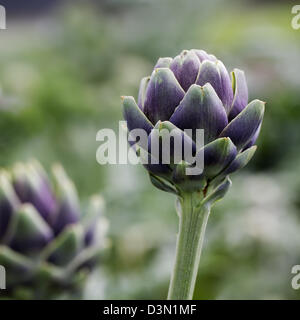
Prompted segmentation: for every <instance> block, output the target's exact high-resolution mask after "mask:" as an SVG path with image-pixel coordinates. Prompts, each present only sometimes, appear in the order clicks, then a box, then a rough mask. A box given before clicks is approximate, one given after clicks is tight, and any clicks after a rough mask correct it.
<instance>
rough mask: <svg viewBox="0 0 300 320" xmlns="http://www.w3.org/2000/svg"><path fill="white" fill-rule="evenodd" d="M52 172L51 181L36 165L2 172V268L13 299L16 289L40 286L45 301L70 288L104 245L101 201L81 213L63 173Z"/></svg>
mask: <svg viewBox="0 0 300 320" xmlns="http://www.w3.org/2000/svg"><path fill="white" fill-rule="evenodd" d="M52 173H53V175H52V178H53V179H51V181H50V179H49V177H48V175H47V173H46V172H45V171H44V169H43V168H42V166H41V165H40V164H39V163H38V162H37V161H31V162H29V163H26V164H24V163H18V164H16V165H15V166H14V168H13V169H12V170H11V171H5V170H2V171H1V172H0V265H2V266H4V267H5V269H6V277H7V284H6V285H7V289H8V290H7V291H6V293H7V294H9V295H11V296H12V297H14V296H15V292H18V291H19V289H20V288H22V290H23V289H26V290H29V291H30V290H31V291H32V292H31V293H34V292H33V291H34V290H38V291H40V288H41V287H43V288H44V289H45V290H44V293H45V294H46V296H43V298H45V297H46V298H49V297H50V296H51V295H52V294H58V293H60V292H62V291H63V290H65V289H69V290H73V289H74V288H75V287H76V285H77V284H78V282H77V281H78V279H79V278H80V279H81V278H82V276H83V275H85V274H87V273H86V271H88V270H90V268H91V267H92V266H93V265H94V264H95V262H96V261H97V259H98V257H99V254H100V253H101V251H102V249H103V247H104V245H105V241H106V240H105V233H106V231H105V228H106V225H107V222H106V219H105V218H104V217H103V215H102V211H103V201H102V198H101V197H99V196H94V197H92V198H91V201H90V203H89V206H88V209H87V210H85V213H84V214H82V210H81V209H80V206H79V201H78V196H77V192H76V189H75V186H74V184H73V183H72V181H71V180H70V179H69V178H68V176H67V175H66V173H65V171H64V169H63V168H62V167H61V166H60V165H55V166H53V170H52ZM35 297H36V296H35ZM36 298H39V297H36Z"/></svg>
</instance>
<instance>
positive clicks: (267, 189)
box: [0, 0, 300, 299]
mask: <svg viewBox="0 0 300 320" xmlns="http://www.w3.org/2000/svg"><path fill="white" fill-rule="evenodd" d="M99 3H100V5H95V4H94V5H88V2H87V3H86V4H85V5H84V6H83V5H82V4H81V5H75V4H74V5H68V6H66V7H62V8H59V9H58V10H57V11H55V12H54V13H53V12H52V13H51V14H50V15H49V16H47V17H44V16H43V17H41V18H35V20H34V21H32V20H31V19H30V18H28V19H27V20H26V19H19V20H18V19H16V20H14V21H12V22H11V25H10V26H11V27H9V28H8V29H7V30H6V31H5V32H4V33H3V34H2V36H3V39H2V42H1V44H0V49H1V50H0V56H1V59H0V71H1V72H0V83H1V86H2V92H3V98H2V102H1V115H0V130H1V131H0V132H1V135H0V152H1V157H0V163H1V165H2V166H9V165H11V164H12V163H14V162H15V161H21V160H26V159H27V158H32V157H36V158H38V159H39V160H40V161H41V162H42V163H43V164H44V165H45V166H46V167H47V166H49V165H50V164H51V163H53V162H54V161H59V162H61V163H62V164H63V165H64V167H65V168H66V170H67V172H68V174H69V175H70V176H71V177H72V179H73V180H74V181H75V182H76V184H77V186H78V189H79V193H80V194H82V195H83V200H85V197H86V196H87V195H88V194H91V193H95V192H101V193H102V194H104V197H105V198H106V200H107V215H108V217H109V219H110V220H111V239H112V249H111V252H110V254H109V256H108V258H107V259H106V261H105V263H103V264H102V265H101V266H100V268H99V271H97V272H96V273H95V274H94V275H93V277H92V278H91V279H90V281H89V283H88V285H87V289H86V297H87V298H99V297H100V298H118V299H122V298H124V299H126V298H128V299H137V298H139V299H144V298H145V299H146V298H151V299H153V298H165V296H166V293H167V287H168V281H169V277H170V270H171V264H172V259H173V257H174V256H173V255H174V247H175V234H176V231H177V223H178V221H177V216H176V213H175V210H174V198H173V197H172V196H171V195H168V194H164V193H162V192H159V191H157V190H155V189H154V188H152V186H151V185H150V183H149V181H148V178H147V175H146V173H145V172H144V170H143V168H141V167H140V166H122V165H119V166H100V165H99V164H97V162H96V159H95V154H96V149H97V147H98V144H97V143H96V133H97V131H98V130H99V129H101V128H113V129H117V128H118V121H119V120H121V119H122V114H121V107H120V96H121V95H123V94H125V95H134V96H136V94H137V90H138V85H139V81H140V79H141V78H142V77H143V76H145V75H148V74H149V73H150V72H151V67H152V65H153V64H154V63H155V61H156V59H157V58H158V57H160V56H174V55H176V54H178V52H180V51H181V50H182V49H185V48H187V49H189V48H201V49H204V50H206V51H208V52H212V53H214V54H215V55H216V56H218V57H220V59H221V60H222V61H223V62H224V63H225V64H226V66H227V67H228V69H229V70H231V69H232V68H234V67H237V68H241V69H244V70H245V72H246V75H247V78H248V82H249V91H250V98H251V99H254V98H259V99H262V100H265V101H266V102H267V107H266V114H265V121H264V125H263V129H262V133H261V136H260V138H259V140H258V147H259V148H258V151H257V153H256V156H255V158H254V159H253V160H252V163H251V165H250V166H249V168H248V171H247V170H244V174H241V175H238V176H236V177H234V179H233V188H232V190H231V191H230V192H229V195H228V196H227V198H226V199H225V200H224V201H222V203H220V204H218V205H217V206H216V208H215V210H214V211H213V213H212V215H211V219H210V221H209V228H208V232H207V241H206V243H205V248H204V253H203V258H202V263H201V267H200V272H199V277H198V282H197V289H196V292H195V298H197V299H203V298H212V299H222V298H234V299H240V298H254V299H265V298H268V299H273V298H283V299H286V298H299V293H298V292H297V291H295V290H293V289H292V288H291V286H290V281H291V277H292V276H291V273H290V271H291V267H292V266H293V265H294V264H300V253H299V241H300V238H299V236H300V232H299V228H300V206H299V194H300V179H299V178H296V177H298V176H300V174H299V173H300V166H299V160H300V151H299V148H298V146H299V143H300V130H299V126H300V91H299V87H300V76H299V75H300V70H299V69H300V64H299V57H300V44H299V43H300V42H299V37H300V31H295V30H293V29H292V28H291V24H290V21H291V17H292V16H291V6H290V4H289V3H284V2H281V3H278V2H276V3H273V2H266V3H263V4H257V2H252V1H244V2H243V1H234V0H232V1H224V0H212V1H209V2H208V1H196V0H188V1H179V0H176V1H165V2H161V1H156V0H153V1H147V0H143V1H142V0H131V1H120V0H119V1H118V0H114V1H101V2H99ZM254 3H255V4H254Z"/></svg>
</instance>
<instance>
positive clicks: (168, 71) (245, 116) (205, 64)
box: [123, 49, 265, 194]
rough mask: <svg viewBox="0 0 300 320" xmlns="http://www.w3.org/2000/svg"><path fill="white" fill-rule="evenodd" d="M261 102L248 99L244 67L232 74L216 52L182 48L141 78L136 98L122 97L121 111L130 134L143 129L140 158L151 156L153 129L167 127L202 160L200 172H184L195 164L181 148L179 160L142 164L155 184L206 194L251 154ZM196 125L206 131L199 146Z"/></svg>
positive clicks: (174, 190) (167, 189) (244, 163)
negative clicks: (196, 137) (215, 54)
mask: <svg viewBox="0 0 300 320" xmlns="http://www.w3.org/2000/svg"><path fill="white" fill-rule="evenodd" d="M264 105H265V103H264V102H262V101H260V100H253V101H252V102H250V103H248V88H247V83H246V78H245V75H244V72H243V71H241V70H239V69H234V70H233V71H232V73H231V78H230V75H229V73H228V72H227V70H226V68H225V66H224V64H223V63H222V62H221V61H220V60H218V59H217V58H216V57H215V56H213V55H210V54H207V53H206V52H205V51H203V50H194V49H193V50H189V51H188V50H184V51H183V52H182V53H181V54H180V55H178V56H176V57H175V58H160V59H159V60H158V61H157V63H156V65H155V67H154V70H153V72H152V75H151V76H150V77H146V78H143V79H142V81H141V84H140V89H139V95H138V102H137V103H136V102H135V99H134V98H133V97H123V114H124V118H125V120H126V121H127V127H128V131H129V132H130V131H132V130H134V129H144V130H145V131H146V132H147V135H148V144H147V146H144V145H142V146H141V145H139V146H138V147H136V145H135V147H136V151H137V153H138V155H140V156H141V155H142V157H143V158H147V157H149V158H151V157H152V156H153V152H152V150H151V149H150V150H149V146H151V145H152V144H151V142H152V140H153V138H154V137H155V134H154V133H153V132H154V131H155V130H154V129H157V130H158V131H160V130H162V129H164V130H165V129H167V130H169V131H170V132H171V131H172V132H173V133H174V136H181V139H182V141H183V142H184V145H185V146H186V145H188V146H192V150H193V152H194V154H195V158H196V159H197V157H200V156H202V159H204V165H203V172H202V173H199V174H197V175H188V174H186V170H185V169H187V168H189V167H190V168H192V167H193V165H194V164H193V163H192V162H191V161H190V160H189V159H186V158H185V154H184V153H183V152H182V153H181V154H180V157H181V161H179V162H178V161H177V162H172V161H170V163H165V162H164V161H162V160H161V158H160V157H156V158H158V162H157V163H153V162H152V163H150V164H149V163H148V164H145V167H146V169H147V170H148V171H149V174H150V178H151V181H152V183H153V184H154V185H155V186H156V187H158V188H159V189H162V190H165V191H168V192H174V193H177V194H178V193H180V192H181V191H182V190H183V191H187V192H193V191H203V193H204V194H206V193H207V190H209V189H214V188H216V187H217V186H218V185H220V183H222V182H224V181H225V179H226V177H227V176H228V175H229V174H230V173H233V172H235V171H237V170H238V169H241V168H242V167H244V166H245V165H246V164H247V163H248V162H249V160H250V159H251V157H252V156H253V154H254V152H255V150H256V146H254V144H255V142H256V139H257V137H258V135H259V131H260V127H261V123H262V120H263V115H264ZM196 129H203V130H204V145H203V144H202V146H201V147H199V146H198V144H196V139H195V134H196ZM157 130H156V132H157ZM184 130H191V133H192V134H190V135H187V134H185V132H184ZM131 144H132V143H131ZM141 149H143V150H141ZM177 158H178V154H177ZM171 160H172V145H171Z"/></svg>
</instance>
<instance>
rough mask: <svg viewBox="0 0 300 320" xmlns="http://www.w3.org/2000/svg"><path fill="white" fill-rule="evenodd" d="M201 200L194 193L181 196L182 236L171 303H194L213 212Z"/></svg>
mask: <svg viewBox="0 0 300 320" xmlns="http://www.w3.org/2000/svg"><path fill="white" fill-rule="evenodd" d="M197 199H199V196H198V195H197V194H193V193H190V194H189V193H188V194H184V195H183V196H182V197H180V204H181V206H180V207H181V208H180V209H181V210H180V212H179V219H180V220H179V233H178V235H177V244H176V257H175V265H174V269H173V273H172V277H171V282H170V287H169V293H168V300H191V299H192V298H193V293H194V288H195V282H196V278H197V272H198V267H199V262H200V256H201V249H202V244H203V241H204V235H205V229H206V225H207V220H208V217H209V213H210V206H208V205H200V206H199V201H197ZM195 200H196V201H195Z"/></svg>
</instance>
